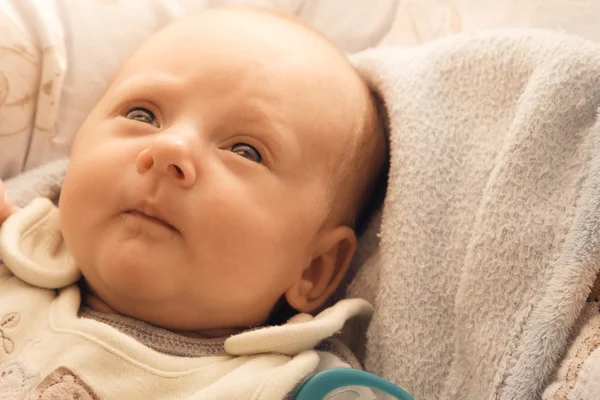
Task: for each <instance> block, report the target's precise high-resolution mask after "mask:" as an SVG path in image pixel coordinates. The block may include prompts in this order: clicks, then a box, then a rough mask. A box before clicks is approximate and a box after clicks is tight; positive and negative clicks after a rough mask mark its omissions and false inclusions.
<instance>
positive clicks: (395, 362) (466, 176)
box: [348, 31, 600, 400]
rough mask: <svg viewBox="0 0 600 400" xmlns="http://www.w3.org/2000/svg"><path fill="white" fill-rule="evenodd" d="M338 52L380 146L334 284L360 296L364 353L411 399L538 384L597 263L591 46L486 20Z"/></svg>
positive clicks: (548, 372) (599, 171) (527, 394)
mask: <svg viewBox="0 0 600 400" xmlns="http://www.w3.org/2000/svg"><path fill="white" fill-rule="evenodd" d="M353 61H354V63H355V65H356V66H357V67H358V68H359V70H360V71H361V72H362V73H363V75H364V76H365V77H366V79H368V80H369V81H370V82H371V84H372V86H373V88H375V89H376V91H377V92H379V94H380V95H381V97H382V98H383V100H384V102H385V106H386V109H387V113H388V118H389V134H390V146H391V167H390V176H389V187H388V193H387V196H386V199H385V203H384V207H383V212H382V221H381V224H380V226H379V229H378V231H379V232H378V235H376V233H377V229H374V230H373V231H372V232H371V234H370V235H367V236H366V237H364V238H363V239H362V245H363V246H366V247H367V248H370V249H371V251H366V252H367V253H368V254H366V255H364V254H363V258H367V261H366V262H364V263H363V264H362V265H361V266H360V270H359V272H358V274H357V276H356V277H355V278H354V281H353V282H352V284H351V286H350V288H349V292H348V294H349V295H350V296H362V297H365V298H367V299H369V300H371V301H372V303H373V304H374V305H375V317H374V319H373V321H372V323H371V325H370V327H369V330H368V341H367V346H366V349H365V350H366V355H365V357H366V358H365V362H366V369H367V370H369V371H371V372H374V373H376V374H378V375H381V376H383V377H385V378H387V379H389V380H391V381H393V382H396V383H398V384H400V385H402V386H403V387H404V388H405V389H407V390H408V391H409V392H411V393H412V394H413V395H414V397H415V399H474V400H482V399H506V400H517V399H534V398H539V397H540V396H541V393H542V391H543V390H544V387H545V386H546V385H547V384H548V383H549V381H551V380H552V379H553V373H554V372H555V369H556V367H557V365H558V363H559V362H560V359H561V357H562V355H563V354H564V352H565V349H566V348H567V344H568V341H569V338H568V336H569V333H570V331H571V330H572V329H571V328H572V327H573V326H574V323H575V321H576V320H577V318H578V316H579V315H580V313H581V310H582V309H583V307H584V305H585V304H586V297H587V295H588V294H589V292H590V288H591V286H592V285H593V282H594V280H595V278H596V275H597V274H598V271H599V269H600V248H599V246H598V233H599V232H598V230H599V229H600V209H599V207H600V127H599V126H598V121H597V117H598V116H597V112H598V107H599V106H600V47H599V46H597V45H595V44H592V43H589V42H586V41H583V40H580V39H577V38H573V37H568V36H563V35H559V34H552V33H546V32H539V31H500V32H494V33H490V34H484V35H480V36H476V37H474V36H456V37H451V38H448V39H446V40H443V41H438V42H434V43H432V44H430V45H426V46H421V47H415V48H381V49H373V50H370V51H367V52H364V53H361V54H359V55H356V56H355V57H354V59H353ZM598 353H600V350H599V351H596V354H598ZM598 359H600V357H598V356H597V357H596V360H598ZM592 375H593V374H592ZM589 376H590V375H589V374H588V377H589ZM595 376H596V380H597V381H600V363H598V362H597V361H596V375H595ZM596 395H598V396H600V394H598V393H597V394H596ZM578 398H583V397H578ZM596 398H600V397H596Z"/></svg>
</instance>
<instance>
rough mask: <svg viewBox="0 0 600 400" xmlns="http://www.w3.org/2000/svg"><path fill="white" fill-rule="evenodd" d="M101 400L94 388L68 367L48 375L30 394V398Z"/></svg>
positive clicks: (41, 399) (32, 399)
mask: <svg viewBox="0 0 600 400" xmlns="http://www.w3.org/2000/svg"><path fill="white" fill-rule="evenodd" d="M75 399H76V400H100V397H98V395H97V394H96V393H95V392H94V390H93V389H92V388H91V387H90V386H89V385H88V384H87V383H85V382H84V381H83V379H81V378H80V377H79V376H77V374H76V373H75V372H73V371H71V370H70V369H69V368H67V367H60V368H57V369H55V370H54V372H52V373H51V374H50V375H48V376H47V377H46V378H45V379H44V380H43V381H42V382H41V383H40V384H39V385H38V386H37V387H36V388H35V389H34V390H32V391H31V393H30V394H29V400H75Z"/></svg>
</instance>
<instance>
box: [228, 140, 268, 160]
mask: <svg viewBox="0 0 600 400" xmlns="http://www.w3.org/2000/svg"><path fill="white" fill-rule="evenodd" d="M231 151H232V152H233V153H235V154H237V155H238V156H242V157H244V158H247V159H248V160H250V161H254V162H256V163H259V164H260V163H261V162H262V156H261V155H260V153H259V152H258V150H256V149H255V148H254V147H252V146H250V145H249V144H246V143H236V144H234V145H233V146H231Z"/></svg>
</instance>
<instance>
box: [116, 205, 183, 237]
mask: <svg viewBox="0 0 600 400" xmlns="http://www.w3.org/2000/svg"><path fill="white" fill-rule="evenodd" d="M124 214H127V215H131V216H133V217H136V218H143V219H145V220H147V221H149V222H151V223H154V224H158V225H161V226H163V227H165V228H167V229H169V230H172V231H174V232H177V233H180V232H179V229H177V228H175V227H174V226H173V225H171V224H169V223H168V222H166V221H164V220H162V219H160V218H158V217H155V216H153V215H148V214H146V213H144V212H142V211H138V210H128V211H125V213H124Z"/></svg>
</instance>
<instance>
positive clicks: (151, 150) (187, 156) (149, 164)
mask: <svg viewBox="0 0 600 400" xmlns="http://www.w3.org/2000/svg"><path fill="white" fill-rule="evenodd" d="M189 147H190V146H189V144H188V143H187V142H186V140H185V139H184V138H181V137H178V136H175V135H161V136H158V137H156V138H155V139H154V140H153V141H152V144H150V146H149V147H147V148H146V149H145V150H143V151H142V152H141V153H140V154H139V155H138V157H137V160H136V166H137V170H138V172H139V173H145V172H148V171H150V172H154V173H156V174H159V175H161V176H164V177H167V178H170V179H174V180H175V181H176V182H177V183H178V184H180V185H182V186H184V187H190V186H192V185H193V184H194V182H195V181H196V171H195V168H194V164H193V162H192V157H191V151H190V149H189Z"/></svg>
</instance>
